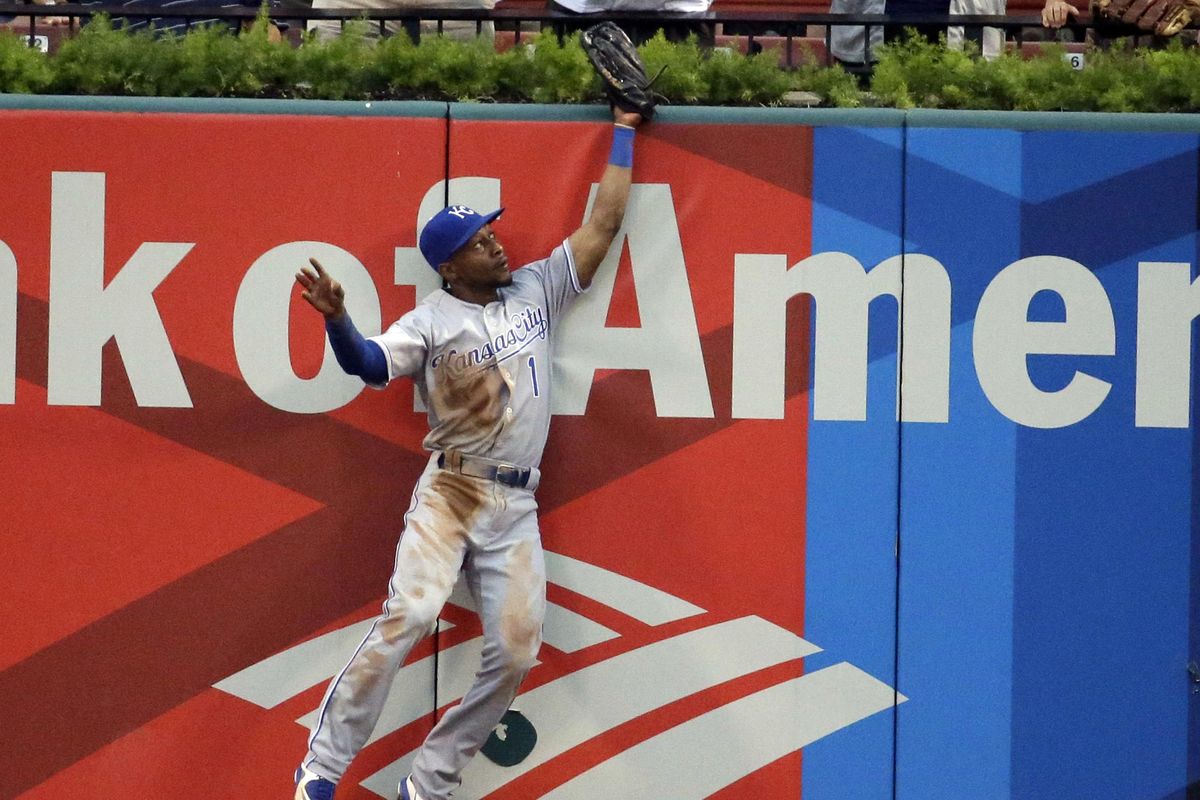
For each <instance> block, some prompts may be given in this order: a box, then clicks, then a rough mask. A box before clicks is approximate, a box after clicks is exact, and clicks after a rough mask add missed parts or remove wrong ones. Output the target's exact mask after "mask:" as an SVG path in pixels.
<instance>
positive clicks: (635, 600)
mask: <svg viewBox="0 0 1200 800" xmlns="http://www.w3.org/2000/svg"><path fill="white" fill-rule="evenodd" d="M546 578H547V580H549V581H550V582H551V583H554V584H557V585H559V586H562V587H563V588H565V589H570V590H571V591H573V592H576V593H577V594H581V595H583V596H584V597H590V598H591V599H593V600H595V601H597V602H600V603H603V604H604V605H606V606H608V607H609V608H615V609H616V610H617V611H620V612H621V613H622V614H626V615H628V616H630V617H633V618H634V619H636V620H639V621H641V622H644V623H646V624H647V625H662V624H663V623H666V622H674V621H675V620H677V619H684V618H686V617H694V616H695V615H697V614H703V613H704V609H703V608H699V607H697V606H694V605H692V604H691V603H689V602H687V601H686V600H683V599H680V598H678V597H675V596H674V595H671V594H667V593H666V592H664V591H661V590H659V589H655V588H654V587H653V586H647V585H646V584H644V583H639V582H638V581H635V580H633V579H632V578H627V577H625V576H624V575H620V574H618V573H616V572H611V571H609V570H606V569H603V568H601V567H597V566H595V565H593V564H588V563H587V562H585V561H578V560H576V559H574V558H571V557H569V556H564V555H560V554H558V553H550V552H547V553H546Z"/></svg>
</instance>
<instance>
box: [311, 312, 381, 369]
mask: <svg viewBox="0 0 1200 800" xmlns="http://www.w3.org/2000/svg"><path fill="white" fill-rule="evenodd" d="M325 332H326V333H327V334H329V344H330V346H331V347H332V348H333V355H334V357H336V358H337V362H338V364H339V365H340V366H341V368H342V371H343V372H345V373H346V374H348V375H357V376H358V377H360V378H362V379H363V381H364V382H366V383H369V384H372V385H374V386H381V385H383V384H385V383H387V379H388V368H387V358H386V357H385V356H384V355H383V350H382V349H380V348H379V347H376V346H375V345H373V344H371V343H370V342H368V341H367V340H366V339H364V338H363V335H362V334H361V333H359V332H358V328H356V327H354V322H352V321H351V319H350V315H349V314H345V313H343V314H342V317H341V319H339V320H338V321H336V322H335V321H333V320H331V319H326V320H325Z"/></svg>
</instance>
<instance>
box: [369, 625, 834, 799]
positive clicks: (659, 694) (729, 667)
mask: <svg viewBox="0 0 1200 800" xmlns="http://www.w3.org/2000/svg"><path fill="white" fill-rule="evenodd" d="M819 651H820V648H819V647H817V646H815V645H813V644H811V643H810V642H807V641H805V640H804V639H802V638H800V637H799V636H796V635H795V634H794V633H791V632H790V631H787V630H785V629H783V628H780V627H779V626H777V625H774V624H772V623H770V622H767V621H766V620H763V619H760V618H758V617H743V618H741V619H735V620H730V621H729V622H723V623H720V624H717V625H711V626H709V627H707V628H702V629H700V630H696V631H690V632H688V633H684V634H680V635H679V636H675V637H672V638H670V639H666V640H663V641H660V642H655V643H654V644H650V645H647V646H645V647H642V648H639V649H637V650H633V651H630V652H628V653H622V654H621V655H618V656H614V657H613V658H610V659H608V660H606V661H602V662H600V663H598V664H593V665H591V666H589V667H585V668H583V669H581V670H578V671H577V672H573V673H571V674H569V675H565V676H563V677H561V678H559V679H558V680H555V681H553V682H551V683H548V684H545V685H543V686H539V687H538V688H536V689H533V690H531V691H529V692H526V693H525V694H522V695H520V696H519V698H518V700H517V703H516V705H517V706H518V707H519V708H520V709H521V710H522V712H523V713H524V714H525V715H526V716H527V717H529V718H530V719H531V720H532V721H533V723H534V725H536V726H537V728H538V745H537V747H536V748H534V751H533V753H531V754H530V755H529V757H528V758H526V759H525V760H524V761H523V762H521V763H520V764H518V765H517V766H515V767H508V768H504V767H498V766H496V765H495V764H493V763H492V762H490V761H488V760H487V759H484V758H476V759H474V760H473V761H472V762H471V764H470V765H469V766H468V767H467V770H466V772H465V773H464V786H469V787H470V792H471V793H472V794H474V795H476V796H483V795H487V794H489V793H491V792H492V791H494V790H496V789H497V788H499V787H500V786H503V785H504V784H505V783H508V782H509V781H511V780H513V779H514V778H517V777H519V776H521V775H523V774H525V773H526V772H528V771H530V770H532V769H535V768H536V767H539V766H541V765H542V764H544V763H545V762H547V761H549V760H550V759H551V758H554V757H556V756H558V755H560V754H561V753H563V752H566V751H567V750H569V749H571V748H572V747H575V746H576V745H578V744H580V743H582V742H585V741H587V740H588V739H591V738H592V737H594V736H597V735H599V734H601V733H603V732H604V731H606V730H609V729H610V728H614V727H616V726H617V725H620V724H622V723H624V722H627V721H629V720H631V719H633V718H634V717H637V716H640V715H641V714H644V713H646V712H648V711H653V710H654V709H656V708H659V707H661V706H663V705H666V704H667V703H671V702H673V701H675V700H678V699H680V698H682V697H687V696H688V695H690V694H694V693H696V692H699V691H702V690H704V689H707V688H709V687H711V686H715V685H717V684H719V683H723V682H725V681H727V680H731V679H733V678H737V677H739V676H742V675H746V674H749V673H751V672H755V671H757V670H760V669H763V668H765V667H769V666H773V665H775V664H780V663H783V662H785V661H790V660H793V659H796V658H803V657H805V656H808V655H811V654H812V653H816V652H819ZM439 691H440V687H439ZM443 700H444V698H443ZM413 755H414V754H412V753H409V754H408V755H407V756H405V757H404V758H401V759H400V760H398V761H396V762H393V763H392V764H390V765H388V766H387V767H384V768H383V769H382V770H380V771H379V772H377V773H375V774H374V775H372V776H370V777H369V778H367V779H366V780H365V781H363V784H362V785H363V787H364V788H366V789H368V790H370V791H372V792H374V793H376V794H378V795H380V796H381V797H389V798H391V797H394V796H395V790H396V785H397V784H398V783H399V781H400V779H401V778H402V777H403V776H404V775H406V774H407V772H408V765H409V764H411V761H412V757H413Z"/></svg>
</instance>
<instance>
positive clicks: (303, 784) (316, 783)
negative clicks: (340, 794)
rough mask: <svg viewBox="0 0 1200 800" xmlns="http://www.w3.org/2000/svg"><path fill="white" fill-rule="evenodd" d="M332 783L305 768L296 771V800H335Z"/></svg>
mask: <svg viewBox="0 0 1200 800" xmlns="http://www.w3.org/2000/svg"><path fill="white" fill-rule="evenodd" d="M335 788H336V786H335V785H334V783H333V782H332V781H329V780H326V779H325V778H322V777H321V776H320V775H318V774H317V773H315V772H309V771H308V770H306V769H305V768H304V767H300V768H299V769H297V770H296V796H295V798H294V800H333V790H334V789H335Z"/></svg>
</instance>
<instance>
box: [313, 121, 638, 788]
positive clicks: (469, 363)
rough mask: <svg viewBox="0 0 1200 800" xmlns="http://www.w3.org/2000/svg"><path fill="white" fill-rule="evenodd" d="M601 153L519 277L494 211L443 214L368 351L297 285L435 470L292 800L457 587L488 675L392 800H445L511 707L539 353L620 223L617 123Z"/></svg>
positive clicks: (332, 765)
mask: <svg viewBox="0 0 1200 800" xmlns="http://www.w3.org/2000/svg"><path fill="white" fill-rule="evenodd" d="M613 117H614V121H615V123H616V125H615V127H614V129H613V143H612V150H611V153H610V156H609V161H608V165H607V166H606V168H605V171H604V175H603V177H602V178H601V180H600V186H599V190H598V192H597V194H596V201H595V204H594V208H593V211H592V215H591V218H590V219H589V220H588V221H587V222H586V223H585V224H584V225H583V227H581V228H580V229H579V230H577V231H575V232H574V233H572V234H571V235H570V236H569V237H567V239H566V240H565V241H564V242H563V243H562V244H561V245H559V246H558V247H556V248H555V249H554V251H553V252H552V253H550V255H549V257H547V258H545V259H542V260H541V261H536V262H534V263H532V264H529V265H527V266H525V267H522V268H521V269H518V270H516V271H510V270H509V269H508V258H507V257H506V256H505V253H504V247H503V246H501V244H500V241H499V240H498V239H497V238H496V234H495V231H493V229H492V223H493V222H494V221H495V220H496V218H497V217H499V216H500V214H501V212H502V211H503V209H500V210H498V211H494V212H492V213H490V214H480V213H478V212H476V211H474V210H472V209H470V208H467V207H466V206H461V205H457V206H451V207H449V208H446V209H443V210H442V211H440V212H438V213H437V214H436V215H435V216H434V217H433V219H431V220H430V221H429V223H428V224H427V225H426V226H425V228H424V230H423V231H422V232H421V236H420V242H419V244H420V249H421V253H422V255H423V256H424V257H425V259H426V260H427V261H428V262H429V264H430V266H432V267H433V268H434V269H436V270H437V271H438V272H439V273H440V275H441V277H442V281H443V288H442V289H440V290H438V291H436V292H434V293H433V294H432V295H430V296H429V297H427V298H425V299H424V300H422V301H421V302H420V303H419V304H418V305H417V307H416V308H415V309H413V310H412V311H410V312H409V313H407V314H405V315H404V316H403V317H401V318H400V319H399V320H398V321H397V322H395V323H394V324H393V325H392V326H391V327H390V328H388V329H387V330H386V331H385V332H384V333H383V334H381V335H379V336H372V337H370V338H364V337H363V336H362V335H361V334H360V333H359V332H358V330H357V329H356V328H355V327H354V324H353V323H352V322H351V320H350V318H349V316H348V315H347V314H346V311H345V306H344V303H343V298H344V296H345V293H344V291H343V289H342V287H341V286H340V285H339V284H338V283H337V281H335V280H334V279H333V278H332V277H331V276H330V275H329V273H327V272H326V271H325V270H324V269H323V268H322V267H321V265H320V264H319V263H317V261H316V260H315V259H314V260H312V262H311V263H312V268H311V269H309V268H307V267H305V268H304V269H302V270H301V271H300V272H299V273H297V274H296V280H297V282H299V283H300V285H301V286H302V287H303V289H304V292H303V297H304V299H305V300H307V301H308V302H309V303H310V304H311V305H312V306H313V307H314V308H316V309H317V310H318V311H320V312H321V313H322V314H323V315H324V316H325V328H326V331H327V333H328V335H329V340H330V343H331V345H332V347H333V351H334V354H335V355H336V357H337V359H338V363H339V364H340V365H341V366H342V368H343V369H344V370H345V371H346V372H348V373H350V374H353V375H358V376H360V377H361V378H362V379H363V381H365V382H366V383H367V384H369V385H371V386H375V387H383V386H384V385H385V384H387V383H388V382H389V381H390V380H392V379H393V378H397V377H400V376H410V377H412V378H413V380H414V381H415V383H416V386H417V388H418V391H419V392H420V394H421V397H422V399H423V400H424V401H425V404H426V407H427V408H428V409H429V427H430V431H429V435H428V436H427V437H426V438H425V442H424V446H425V447H426V448H427V449H428V450H430V451H431V456H430V459H429V463H428V464H427V466H426V468H425V471H424V472H423V473H422V474H421V477H420V479H419V480H418V481H417V486H416V489H415V490H414V491H413V496H412V503H411V505H410V506H409V508H408V513H407V514H406V515H405V518H404V519H405V526H404V532H403V533H402V534H401V536H400V541H399V543H398V544H397V546H396V561H395V569H394V572H393V574H392V577H391V580H390V582H389V585H388V595H387V600H385V601H384V604H383V613H382V614H380V615H379V617H378V618H376V619H375V621H374V623H373V624H372V626H371V628H370V630H369V631H368V633H367V635H366V637H365V638H364V639H363V641H362V644H360V645H359V647H358V649H357V650H355V652H354V655H353V656H352V657H351V658H350V662H349V663H348V664H347V665H346V667H345V668H344V669H343V670H342V671H341V672H340V673H338V675H337V676H336V677H335V678H334V679H333V681H332V682H331V683H330V685H329V689H328V690H327V691H326V693H325V698H324V700H322V701H321V707H320V709H319V711H318V715H317V722H316V724H315V726H314V728H313V731H312V734H311V736H310V737H309V740H308V754H307V755H306V756H305V757H304V760H303V762H302V763H301V766H300V768H299V769H298V770H297V771H296V778H295V779H296V793H295V800H330V798H332V797H333V793H334V789H335V787H336V784H337V782H338V780H339V779H340V778H341V777H342V775H343V774H344V773H345V771H346V769H347V768H348V767H349V765H350V762H351V760H352V759H353V758H354V757H355V755H356V754H357V753H358V751H359V749H360V748H361V747H362V746H363V743H364V742H366V741H367V738H368V737H369V736H370V735H371V731H372V729H373V728H374V727H375V723H376V721H377V720H378V718H379V714H380V712H381V709H382V705H383V702H384V700H385V698H386V697H387V696H388V691H389V689H390V687H391V684H392V679H393V678H394V677H395V675H396V672H397V670H398V669H399V668H400V666H401V664H402V663H403V661H404V658H405V656H407V655H408V652H409V650H410V649H411V648H412V647H413V645H414V644H416V643H417V641H419V640H420V639H422V638H423V637H424V636H426V635H427V634H428V633H429V632H430V630H431V629H432V627H433V625H434V623H435V622H436V620H437V617H438V614H439V613H440V612H441V609H442V606H443V605H444V604H445V602H446V600H447V598H448V597H449V596H450V592H451V589H452V588H453V586H454V583H455V580H456V579H457V577H458V573H459V571H460V570H465V572H466V575H467V582H468V585H469V586H470V588H471V591H472V593H473V595H474V596H475V599H476V601H477V604H478V607H479V616H480V619H481V621H482V623H483V635H484V647H483V657H482V665H481V667H480V670H479V672H478V674H477V676H476V680H475V683H474V685H473V686H472V687H471V689H470V690H469V691H468V692H467V694H466V696H465V697H463V700H462V702H461V703H460V704H459V705H457V706H456V707H454V708H452V709H451V710H449V711H448V712H446V714H445V716H443V717H442V719H441V720H440V721H439V722H438V723H437V725H436V726H435V727H434V728H433V730H432V731H431V732H430V733H429V736H428V737H426V739H425V742H424V743H423V744H422V745H421V748H420V750H419V751H418V753H417V757H416V760H415V761H414V762H413V769H412V774H411V775H409V776H408V777H407V778H405V779H404V780H403V781H402V782H401V784H400V787H399V788H400V797H401V798H402V800H446V799H447V798H449V797H450V795H451V794H452V793H453V792H454V790H455V789H456V788H457V787H458V785H459V784H460V782H461V779H460V775H461V773H462V770H463V768H464V767H465V766H466V765H467V763H468V762H469V761H470V760H471V758H472V757H473V756H474V755H475V753H476V751H478V750H479V748H480V747H481V746H482V745H483V744H484V742H485V741H486V740H487V738H488V736H489V735H490V734H491V732H492V729H493V728H494V727H495V725H496V724H497V723H498V722H499V721H500V719H501V717H502V716H503V715H504V712H505V711H506V710H507V709H508V706H509V704H510V703H511V702H512V700H513V698H514V697H515V696H516V693H517V687H518V686H520V684H521V681H522V680H524V678H525V675H526V674H527V673H528V672H529V670H530V668H531V667H532V666H533V664H534V657H535V656H536V655H537V652H538V648H539V646H540V645H541V629H542V618H543V616H544V614H545V605H546V601H545V583H546V576H545V565H544V562H543V557H542V546H541V539H540V535H539V532H538V524H537V504H536V502H535V500H534V495H533V492H534V489H536V488H537V485H538V481H539V478H540V473H539V472H538V462H539V461H540V460H541V456H542V448H543V447H544V446H545V443H546V434H547V431H548V430H549V425H550V386H551V383H552V376H551V366H550V354H551V338H552V336H553V334H554V331H555V329H556V326H557V324H558V320H559V318H560V316H561V314H562V313H563V312H564V311H565V310H566V309H567V307H568V306H569V305H570V304H571V302H572V301H573V300H574V299H575V298H576V297H577V296H578V295H579V294H580V293H582V292H583V291H584V290H585V289H586V288H587V287H588V284H590V283H591V281H592V276H593V275H594V274H595V272H596V269H597V268H598V267H599V266H600V262H601V261H603V259H604V256H605V254H606V253H607V252H608V249H609V246H610V245H611V244H612V242H613V239H614V238H615V237H616V234H617V231H618V229H619V228H620V226H621V221H622V219H623V218H624V215H625V205H626V201H627V199H628V197H629V187H630V180H631V178H630V173H631V166H632V163H633V139H634V129H635V128H636V126H637V125H638V124H639V123H640V122H641V120H642V117H641V116H640V115H639V114H637V113H631V112H626V111H621V110H620V109H619V108H617V109H614V111H613Z"/></svg>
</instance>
